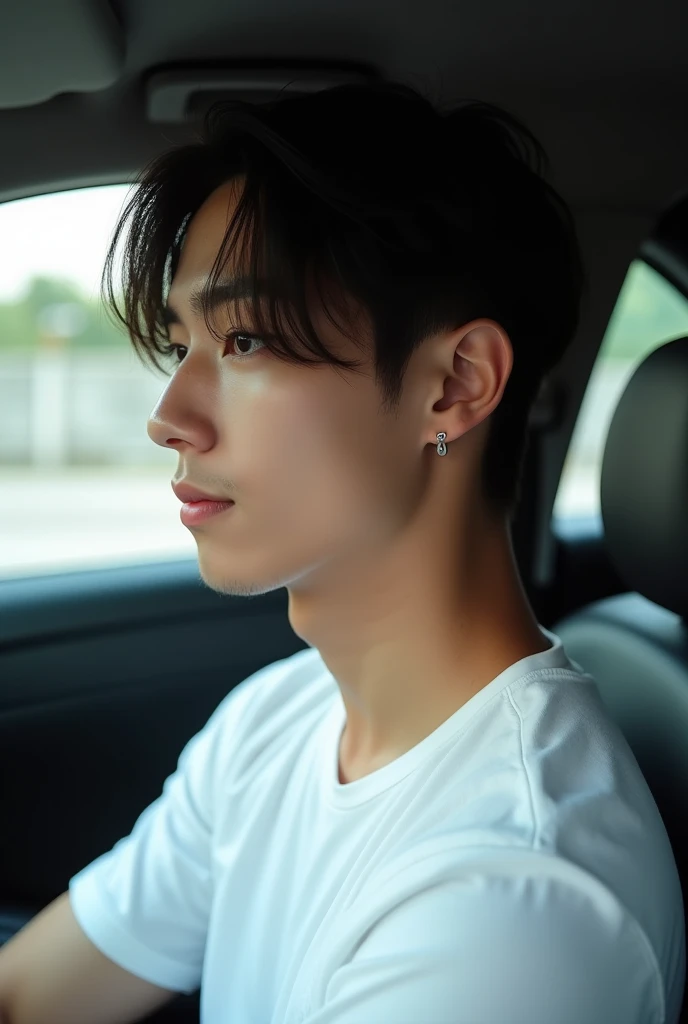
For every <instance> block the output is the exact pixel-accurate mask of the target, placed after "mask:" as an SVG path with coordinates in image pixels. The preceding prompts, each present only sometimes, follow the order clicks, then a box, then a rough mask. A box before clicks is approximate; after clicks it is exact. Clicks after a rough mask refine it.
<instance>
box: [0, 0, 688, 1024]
mask: <svg viewBox="0 0 688 1024" xmlns="http://www.w3.org/2000/svg"><path fill="white" fill-rule="evenodd" d="M2 17H3V31H2V33H0V139H1V140H2V160H1V161H0V200H1V201H2V202H1V204H0V205H3V206H4V204H12V203H15V202H18V201H23V200H25V199H28V198H29V197H34V196H44V195H49V194H54V193H61V192H68V191H71V190H77V189H92V188H97V187H101V186H106V185H107V186H109V185H115V184H117V185H124V184H128V183H131V182H133V181H134V179H135V178H136V175H137V174H138V173H139V172H140V170H141V169H142V167H143V166H144V165H145V164H146V163H148V162H149V161H150V160H151V159H152V158H153V157H155V156H156V155H158V154H160V153H162V152H164V151H165V150H166V149H168V148H169V147H170V146H172V145H176V144H178V143H181V142H186V141H189V140H190V139H192V138H193V137H194V134H195V132H196V131H197V129H198V124H199V119H200V118H201V117H202V116H203V114H204V113H205V111H206V110H207V109H208V107H209V106H210V105H211V104H212V103H214V102H216V101H218V100H222V99H228V98H240V99H249V100H251V101H252V102H258V103H259V102H264V101H266V100H270V99H273V98H274V97H275V96H276V95H277V94H278V93H279V92H281V91H284V90H287V91H297V92H298V91H309V90H317V89H322V88H327V87H329V86H331V85H336V84H339V83H344V82H355V81H366V80H369V79H379V78H383V79H392V80H399V81H405V82H408V83H409V84H411V85H413V86H415V87H416V88H418V89H420V90H421V91H424V92H426V94H428V95H430V96H432V97H434V98H438V99H442V100H443V101H446V102H450V101H452V100H459V99H461V98H466V97H470V98H475V99H481V100H486V101H489V102H493V103H496V104H498V105H500V106H503V107H504V108H506V109H508V110H510V111H512V112H513V113H515V114H516V115H517V116H519V117H520V118H522V119H523V121H524V122H525V124H526V125H528V127H529V128H530V129H531V130H532V131H533V132H534V134H535V135H536V136H537V137H538V139H539V140H540V141H541V142H542V143H543V145H544V148H545V150H546V151H547V153H548V155H549V158H550V161H551V168H552V173H551V178H552V181H553V183H554V184H555V186H556V187H557V188H558V190H559V191H560V192H561V194H562V195H563V196H564V198H565V199H566V200H567V202H568V203H569V205H570V206H571V209H572V211H573V213H574V216H575V220H576V226H577V230H578V235H579V239H580V242H581V246H582V249H583V255H584V259H585V264H586V271H587V274H588V287H587V292H586V295H585V298H584V304H583V309H582V315H581V321H580V326H579V329H578V331H577V334H576V337H575V338H574V341H573V343H572V344H571V346H570V348H569V349H568V351H567V352H566V355H565V356H564V358H563V359H562V360H561V362H560V363H559V365H558V366H557V367H556V368H555V370H554V371H553V372H552V373H551V374H550V375H549V377H548V378H547V379H546V381H545V382H544V383H543V388H542V390H541V393H540V395H539V397H538V400H537V402H536V404H535V406H534V408H533V411H532V415H531V419H530V435H529V442H528V449H527V453H526V461H525V469H524V479H523V485H522V492H521V498H520V502H519V506H518V509H517V511H516V514H515V517H514V520H513V528H512V533H513V541H514V550H515V554H516V557H517V561H518V564H519V568H520V571H521V574H522V578H523V583H524V587H525V589H526V592H527V594H528V597H529V599H530V601H531V604H532V606H533V609H534V611H535V612H536V614H537V617H538V621H539V622H540V623H541V624H542V625H544V626H545V627H546V628H548V629H551V630H552V631H553V632H555V633H556V634H558V635H559V636H560V637H561V638H562V640H563V642H564V646H565V648H566V650H567V652H568V653H569V655H570V656H571V657H572V658H573V659H574V660H575V661H577V662H578V663H579V664H580V665H581V666H583V668H584V669H585V670H586V671H588V672H590V674H591V675H592V676H593V677H594V678H595V680H596V682H597V684H598V687H599V689H600V693H601V695H602V698H603V700H604V701H605V702H606V704H607V705H608V707H609V710H610V712H611V713H612V715H613V717H614V718H615V719H616V721H617V722H618V723H619V725H620V726H621V728H622V730H623V732H624V734H625V735H626V737H627V739H628V740H629V743H630V745H631V747H632V749H633V751H634V754H635V756H636V758H637V760H638V762H639V764H640V766H641V768H642V770H643V772H644V774H645V777H646V778H647V780H648V783H649V785H650V788H651V789H652V792H653V795H654V797H655V800H656V802H657V804H658V806H659V809H660V811H661V814H662V817H663V820H664V823H665V826H666V828H667V832H668V834H669V836H670V839H671V842H672V845H673V849H674V853H675V856H676V860H677V864H678V867H679V873H680V875H681V879H682V882H683V884H684V892H685V891H686V889H685V884H686V880H688V838H687V831H688V829H687V826H686V816H687V812H688V798H687V797H686V792H687V789H688V315H687V316H686V320H685V327H684V329H683V330H680V329H676V328H674V329H669V330H668V331H665V330H664V329H663V328H661V327H660V328H659V329H658V330H657V331H656V332H655V333H654V334H653V336H652V337H650V336H649V335H648V336H647V337H646V338H645V342H646V344H645V347H644V349H643V355H642V357H639V358H638V359H636V361H635V363H634V364H633V366H632V367H630V368H629V372H628V375H627V379H626V380H625V382H624V386H623V388H621V389H620V393H619V394H618V396H616V397H615V400H614V403H613V408H611V409H610V415H609V420H608V424H605V425H604V429H602V428H600V429H601V435H600V436H601V438H602V440H601V446H600V452H601V462H600V465H599V467H598V476H597V477H596V478H595V482H594V486H595V489H596V501H597V505H596V506H595V510H594V511H593V512H592V513H588V512H585V511H584V512H583V513H580V514H579V513H576V512H575V510H574V511H573V512H571V513H570V514H566V515H558V516H557V515H555V514H554V512H553V510H554V506H555V499H556V497H557V493H558V490H559V488H560V484H561V481H562V479H563V474H564V472H565V468H566V466H567V464H568V463H567V460H570V459H571V457H572V456H571V451H572V447H571V446H572V439H573V438H574V437H575V431H576V429H577V424H578V425H579V424H580V422H581V417H582V415H583V410H584V409H585V400H586V394H587V395H588V396H589V394H590V386H591V381H592V380H593V378H594V373H595V369H596V366H597V365H598V360H599V357H600V352H601V349H602V347H603V342H604V340H605V337H606V336H607V335H608V330H609V329H610V325H611V324H612V323H613V314H615V310H616V311H617V312H618V304H619V302H620V301H621V300H620V296H621V295H622V290H623V287H624V283H625V281H626V280H627V276H628V275H629V268H632V266H634V265H638V264H639V263H640V264H642V265H643V266H644V267H646V268H650V270H651V271H652V274H653V275H655V277H659V278H661V280H662V282H663V284H665V285H666V287H667V288H670V289H671V293H672V295H675V296H676V301H677V302H680V303H685V302H686V301H687V300H688V130H687V128H688V124H687V122H688V114H687V111H688V105H687V103H686V101H687V99H688V62H686V39H687V38H688V5H686V4H684V3H680V2H678V0H675V2H670V0H658V2H657V3H654V4H652V5H649V6H648V5H647V4H641V3H639V2H638V0H628V2H626V3H625V4H623V5H622V4H620V3H613V2H610V0H602V2H600V0H597V2H595V3H593V2H592V0H577V2H575V3H574V2H573V0H562V2H561V3H560V4H558V5H556V6H552V5H551V4H546V3H544V2H543V0H526V2H525V3H523V4H518V5H515V4H510V3H507V2H505V0H492V2H487V3H485V2H483V3H480V4H477V3H470V2H465V3H456V4H452V5H449V4H446V3H441V2H439V0H425V2H424V3H422V4H420V3H417V2H413V0H397V2H395V3H391V2H388V0H373V2H370V0H366V2H365V3H363V2H361V0H348V2H347V3H346V4H344V3H339V4H336V3H335V4H328V5H321V4H316V3H313V2H311V0H293V2H292V3H290V4H289V5H287V4H282V3H267V2H265V0H253V2H252V3H250V4H249V3H245V2H241V0H240V2H238V3H235V4H221V3H218V2H216V0H196V2H195V3H193V4H188V3H183V2H180V0H167V2H162V0H110V2H107V0H90V2H88V3H83V2H81V0H61V2H60V3H59V4H55V3H48V2H46V0H25V2H24V3H22V4H16V5H14V6H10V5H5V6H4V8H3V13H2ZM342 130H343V131H346V130H347V126H345V125H343V126H342ZM412 144H413V140H412V139H409V145H412ZM113 226H114V225H113ZM0 243H2V244H1V245H0V248H1V247H2V246H4V245H11V244H13V242H12V241H11V240H10V239H8V238H7V237H6V236H3V235H2V233H0ZM685 309H686V310H688V305H686V306H685ZM641 314H642V310H640V311H639V312H638V313H637V316H638V317H639V318H640V320H641V322H642V316H641ZM122 344H123V345H124V344H125V341H123V342H122ZM1 350H2V344H1V343H0V359H1V358H2V356H1ZM1 375H2V364H1V363H0V406H1V405H2V398H1V396H2V395H4V394H5V391H3V390H2V387H3V385H2V383H1V379H2V377H1ZM8 379H9V378H8ZM7 387H8V388H9V385H7ZM8 393H9V392H8ZM13 400H16V401H20V399H19V398H16V397H15V398H14V399H13ZM1 416H2V413H1V411H0V417H1ZM0 422H1V423H3V430H2V432H1V434H2V435H5V421H3V420H2V419H0ZM138 428H139V430H140V434H141V436H142V437H144V438H145V422H144V419H143V418H142V419H141V421H140V423H138ZM7 429H8V430H9V427H8V428H7ZM18 459H19V456H17V457H15V456H13V455H12V454H11V453H9V452H8V453H7V454H6V455H3V443H2V441H0V493H2V494H3V501H2V502H0V506H1V505H4V504H5V502H7V503H8V504H14V506H15V511H16V503H19V505H18V512H17V514H18V515H22V514H23V513H22V506H21V503H22V500H24V499H23V497H22V492H21V488H15V489H12V488H11V487H10V485H9V484H8V488H7V491H5V487H4V485H3V478H4V477H5V478H6V479H9V473H10V470H11V469H12V468H13V466H14V464H15V462H17V461H18ZM170 475H172V474H170ZM26 500H27V502H28V499H26ZM44 511H45V514H46V515H47V516H50V512H51V510H50V507H49V506H48V507H47V508H46V509H45V510H44ZM0 515H1V513H0ZM3 522H7V521H6V520H3V519H2V518H0V523H3ZM38 529H40V527H38ZM3 534H4V535H3V536H0V792H1V793H2V820H3V825H2V828H0V944H2V943H3V942H6V941H7V940H8V939H9V938H11V936H13V935H14V934H15V933H16V932H17V931H18V930H19V929H21V928H22V927H23V926H24V925H25V924H26V923H27V922H28V921H30V920H31V918H32V917H34V916H35V915H36V914H38V913H39V912H40V911H41V910H42V909H43V908H44V907H46V906H47V905H48V904H49V903H50V902H51V901H52V900H54V899H55V898H56V897H57V896H58V895H59V894H60V893H63V892H64V891H65V890H66V888H67V884H68V881H69V879H70V877H72V876H73V875H74V874H76V873H77V872H78V871H79V870H80V869H81V868H83V867H84V866H85V865H86V864H88V863H90V862H91V861H92V860H94V859H95V858H96V857H97V856H99V855H100V854H101V853H103V852H105V851H106V850H109V849H110V848H111V847H112V846H113V844H114V843H115V842H116V841H117V840H118V839H119V838H121V837H122V836H124V835H126V834H128V833H129V832H130V831H131V829H132V827H133V824H134V822H135V821H136V819H137V818H138V816H139V814H140V813H141V811H142V810H143V809H144V808H145V807H146V806H147V805H148V804H150V803H151V802H152V801H153V800H154V799H156V797H157V796H158V795H159V793H160V791H161V787H162V783H163V781H164V779H165V778H166V777H167V776H168V775H169V774H170V773H171V772H172V771H174V769H175V767H176V763H177V758H178V756H179V753H180V751H181V749H182V748H183V746H184V745H185V743H186V742H187V741H188V739H189V738H190V737H191V736H192V735H194V734H195V733H196V732H198V731H199V730H200V729H201V728H202V727H203V725H204V724H205V723H206V721H207V720H208V718H209V716H210V714H211V713H212V712H213V710H214V709H215V708H216V707H217V705H218V704H219V703H220V701H221V700H222V699H223V698H224V697H225V696H226V694H227V693H228V692H229V691H230V690H232V689H233V687H235V686H237V685H238V684H240V683H241V682H242V680H244V679H245V678H247V677H248V676H249V675H250V674H252V673H253V672H255V671H256V670H258V669H259V668H261V667H262V666H264V665H267V664H269V663H271V662H274V661H276V660H278V659H281V658H285V657H288V656H289V655H291V654H294V653H296V652H297V651H298V650H300V649H302V648H303V647H305V646H306V645H305V643H304V642H303V641H302V640H301V639H300V638H299V637H297V636H296V635H295V634H294V632H293V630H292V629H291V627H290V624H289V621H288V618H287V595H286V592H285V591H284V590H279V591H276V592H273V593H270V594H267V595H264V596H261V597H258V598H255V597H254V598H251V599H250V600H248V599H246V598H240V597H231V598H227V597H220V596H218V595H217V594H216V593H214V592H212V591H211V590H210V589H208V588H207V587H205V586H204V585H203V584H202V582H201V581H200V579H199V575H198V565H197V560H196V558H195V557H194V556H193V554H192V553H190V552H189V553H188V554H187V555H185V556H184V557H176V558H169V559H168V560H164V559H160V558H158V559H156V560H151V561H146V559H145V557H139V558H137V559H136V560H130V561H128V560H127V558H126V557H122V558H121V560H120V562H119V563H118V564H111V561H112V560H111V559H107V560H105V559H104V560H103V563H102V564H100V563H99V561H98V554H97V552H96V553H95V555H94V557H93V559H92V561H91V563H90V564H89V565H88V566H85V567H84V566H75V567H72V568H71V569H70V568H67V569H65V570H62V571H47V570H46V571H40V567H39V570H34V571H31V572H25V573H24V572H22V571H20V570H16V569H15V570H14V571H7V570H6V564H5V562H3V561H2V560H3V558H4V557H5V556H4V555H3V554H2V551H3V550H5V551H6V552H8V553H9V552H10V551H11V548H12V545H13V537H12V536H11V531H10V530H9V528H8V527H7V526H5V527H4V528H3ZM36 540H37V541H38V537H37V538H36ZM7 557H8V559H9V554H8V556H7ZM7 564H8V565H9V561H8V562H7ZM146 1019H150V1020H151V1021H158V1022H160V1024H163V1022H166V1024H172V1022H192V1021H198V1020H199V993H198V992H196V993H193V994H192V995H185V994H181V995H179V996H176V997H175V998H174V999H173V1000H172V1001H171V1002H170V1003H168V1005H166V1006H164V1007H163V1008H162V1009H160V1010H158V1011H156V1012H155V1013H154V1014H152V1015H151V1016H150V1017H149V1018H146ZM682 1020H688V1011H686V1008H685V1006H684V1012H683V1017H682Z"/></svg>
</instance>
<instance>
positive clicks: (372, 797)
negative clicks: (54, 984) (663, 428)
mask: <svg viewBox="0 0 688 1024" xmlns="http://www.w3.org/2000/svg"><path fill="white" fill-rule="evenodd" d="M540 628H541V629H542V632H543V634H544V635H545V636H546V637H547V638H548V639H549V641H550V642H551V643H552V644H553V647H551V648H549V649H548V650H547V651H544V652H542V653H539V654H533V655H531V656H529V657H527V658H523V659H522V660H521V661H519V662H517V663H515V664H514V665H512V666H511V667H510V668H508V669H506V670H505V671H504V672H502V673H501V674H500V675H499V676H497V678H496V679H494V680H492V682H491V683H489V684H488V685H487V686H485V687H484V688H483V689H482V690H481V691H480V692H479V693H477V694H476V695H475V696H474V697H472V698H471V699H470V700H469V701H468V702H467V703H466V704H464V705H463V707H461V708H459V710H458V711H456V712H455V714H453V715H452V716H451V717H450V718H448V719H447V720H446V721H445V722H443V723H442V725H440V726H439V728H437V729H436V730H435V731H434V732H433V733H432V734H431V735H430V736H427V737H426V738H425V739H424V740H423V741H422V742H421V743H419V744H417V745H416V746H415V747H413V749H412V750H409V751H408V752H407V753H405V754H404V755H403V756H401V757H399V758H397V760H395V761H393V762H391V763H390V764H387V765H385V766H384V767H383V768H380V769H379V770H377V771H375V772H373V773H372V774H370V775H367V776H365V777H363V778H361V779H358V780H356V781H354V782H351V783H348V784H346V785H342V784H340V782H339V777H338V750H339V744H338V741H339V737H340V736H341V733H342V729H343V727H344V724H345V717H346V714H345V708H344V704H343V702H342V699H341V694H340V691H339V688H338V686H337V683H336V681H335V679H334V677H333V676H332V674H331V673H330V672H329V671H328V670H327V668H326V667H325V665H324V662H323V661H322V658H321V656H320V654H319V652H318V651H317V649H315V648H310V647H309V648H307V649H305V650H302V651H299V652H298V653H297V654H295V655H293V656H291V657H288V658H285V659H283V660H281V661H277V662H274V663H273V664H271V665H268V666H267V667H265V668H263V669H261V670H260V671H258V672H256V673H254V674H253V675H252V676H249V677H248V678H247V679H246V680H244V681H243V682H242V683H241V684H240V685H239V686H238V687H236V688H235V689H233V690H232V691H231V692H230V693H229V694H228V695H227V697H226V698H225V699H224V700H223V701H222V702H221V703H220V705H219V706H218V708H217V709H216V710H215V712H214V713H213V714H212V716H211V717H210V719H209V720H208V722H207V724H206V725H205V726H204V728H203V729H202V730H201V731H200V732H199V733H197V734H196V735H195V736H194V737H193V738H192V739H191V740H190V741H189V743H188V744H187V746H186V747H185V748H184V750H183V751H182V753H181V755H180V758H179V763H178V766H177V770H176V771H175V772H174V773H173V774H172V775H170V776H169V777H168V778H167V779H166V780H165V783H164V785H163V789H162V794H161V796H160V797H159V798H158V799H157V800H155V801H154V802H153V803H152V804H150V805H149V806H148V807H147V808H146V809H145V810H144V811H143V812H142V814H141V815H140V817H139V818H138V820H137V822H136V824H135V826H134V828H133V830H132V832H131V834H130V835H129V836H126V837H125V838H123V839H121V840H119V842H117V843H116V844H115V846H114V847H113V848H112V850H110V851H108V852H107V853H105V854H103V855H102V856H100V857H98V858H97V859H96V860H95V861H93V863H92V864H90V865H88V866H87V867H85V868H84V869H83V870H82V871H80V872H79V873H78V874H77V875H75V877H74V878H72V879H71V881H70V884H69V889H70V900H71V905H72V908H73V910H74V913H75V915H76V917H77V919H78V921H79V922H80V924H81V926H82V928H83V930H84V931H85V932H86V934H87V935H88V936H89V938H90V939H91V940H92V941H93V942H94V943H95V945H96V946H98V947H99V948H100V949H101V950H102V951H103V952H104V953H105V954H106V955H107V956H108V957H110V958H111V959H112V960H114V961H115V962H116V963H118V964H120V965H121V966H122V967H124V968H126V969H127V970H128V971H131V972H132V973H133V974H135V975H138V976H139V977H141V978H145V979H147V980H148V981H150V982H153V983H154V984H157V985H161V986H163V987H165V988H169V989H173V990H175V991H180V992H191V991H193V990H194V989H197V988H198V987H199V986H200V988H201V1020H202V1022H203V1024H660V1022H661V1024H675V1022H676V1021H677V1019H678V1013H679V1005H680V1000H681V995H682V990H683V984H684V976H685V934H684V918H683V906H682V898H681V889H680V885H679V880H678V875H677V872H676V867H675V863H674V859H673V855H672V852H671V848H670V846H669V842H668V839H667V836H666V832H665V830H664V826H663V824H662V821H661V819H660V817H659V813H658V811H657V808H656V805H655V803H654V801H653V799H652V796H651V795H650V792H649V789H648V788H647V785H646V783H645V781H644V779H643V776H642V775H641V773H640V770H639V768H638V766H637V763H636V761H635V759H634V757H633V755H632V753H631V751H630V749H629V747H628V745H627V743H626V741H625V740H624V738H623V736H622V735H621V733H620V731H619V730H618V728H617V727H616V726H615V724H613V722H612V721H611V719H610V718H609V717H608V716H607V714H606V712H605V710H604V707H603V705H602V703H601V700H600V697H599V694H598V691H597V687H596V685H595V683H594V681H593V680H592V679H591V677H590V676H589V675H586V674H585V673H584V671H583V669H582V668H581V666H580V665H578V663H577V662H574V661H572V660H570V659H569V658H568V656H567V655H566V653H565V651H564V648H563V646H562V642H561V640H560V639H559V638H558V637H557V636H556V635H555V634H554V633H551V632H550V631H548V630H546V629H544V627H542V626H541V627H540Z"/></svg>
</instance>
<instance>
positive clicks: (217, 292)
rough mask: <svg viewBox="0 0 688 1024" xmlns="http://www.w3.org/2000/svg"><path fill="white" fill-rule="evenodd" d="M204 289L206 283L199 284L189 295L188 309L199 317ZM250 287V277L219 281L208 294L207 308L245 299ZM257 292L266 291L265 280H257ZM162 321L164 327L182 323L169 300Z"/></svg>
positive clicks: (263, 293) (262, 293)
mask: <svg viewBox="0 0 688 1024" xmlns="http://www.w3.org/2000/svg"><path fill="white" fill-rule="evenodd" d="M205 289H206V285H201V286H200V287H199V288H196V289H195V290H194V291H193V292H192V293H191V295H190V296H189V309H190V310H191V312H192V313H193V314H194V316H196V317H199V318H200V317H201V316H202V315H203V302H202V298H203V293H204V292H205ZM251 289H252V282H251V278H250V277H235V278H232V279H231V280H226V281H220V282H219V283H218V284H216V285H215V288H214V289H213V290H212V292H210V294H209V296H208V299H207V302H208V309H209V310H215V309H217V307H218V306H222V305H224V304H225V303H227V302H238V301H239V300H241V299H247V298H249V297H250V295H251ZM258 293H259V295H265V294H267V293H268V284H267V281H259V282H258ZM163 321H164V324H165V327H169V326H170V324H181V323H182V318H181V316H180V315H179V313H178V312H177V311H176V309H174V308H173V307H172V305H171V304H170V303H169V302H167V303H166V305H165V308H164V310H163Z"/></svg>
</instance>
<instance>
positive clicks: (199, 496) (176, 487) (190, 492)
mask: <svg viewBox="0 0 688 1024" xmlns="http://www.w3.org/2000/svg"><path fill="white" fill-rule="evenodd" d="M172 490H173V491H174V493H175V494H176V495H177V497H178V498H179V500H180V501H182V502H184V503H186V502H189V501H222V502H232V504H233V503H234V502H233V499H232V498H226V497H224V496H218V495H216V494H207V493H206V492H205V491H199V490H197V489H196V488H195V487H191V486H190V485H189V484H185V483H176V484H175V483H173V484H172Z"/></svg>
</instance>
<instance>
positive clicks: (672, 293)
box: [553, 259, 688, 519]
mask: <svg viewBox="0 0 688 1024" xmlns="http://www.w3.org/2000/svg"><path fill="white" fill-rule="evenodd" d="M681 335H688V299H686V297H685V296H684V295H682V294H681V292H679V291H678V290H677V289H676V288H674V286H673V285H671V284H670V283H669V282H668V281H667V280H666V278H664V277H662V275H661V274H659V273H658V272H657V271H656V270H654V269H653V268H652V267H650V266H649V265H648V264H647V263H645V262H644V261H643V260H640V259H638V260H634V262H633V263H632V264H631V266H630V268H629V270H628V274H627V275H626V279H625V281H624V284H623V287H622V289H621V292H620V293H619V297H618V299H617V302H616V306H615V307H614V312H613V313H612V316H611V319H610V321H609V324H608V326H607V330H606V332H605V335H604V338H603V341H602V345H601V347H600V351H599V355H598V357H597V360H596V362H595V365H594V367H593V371H592V374H591V375H590V380H589V382H588V386H587V389H586V392H585V397H584V399H583V403H582V405H581V408H580V412H579V414H578V419H577V421H576V426H575V429H574V432H573V436H572V438H571V443H570V445H569V450H568V453H567V456H566V460H565V463H564V468H563V472H562V476H561V480H560V483H559V488H558V491H557V497H556V501H555V503H554V510H553V516H554V518H555V519H562V518H565V517H570V516H589V515H593V516H599V514H600V471H601V468H602V456H603V453H604V445H605V441H606V438H607V433H608V431H609V426H610V423H611V419H612V416H613V414H614V410H615V409H616V406H617V403H618V401H619V399H620V398H621V394H622V392H623V390H624V388H625V387H626V384H627V383H628V381H629V379H630V377H631V376H632V375H633V373H634V371H635V370H636V368H637V367H638V365H639V364H640V363H641V362H642V361H643V359H645V357H646V356H647V355H649V354H650V352H652V351H654V349H656V348H659V346H660V345H663V344H664V343H665V342H666V341H670V340H671V339H672V338H676V337H679V336H681Z"/></svg>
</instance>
